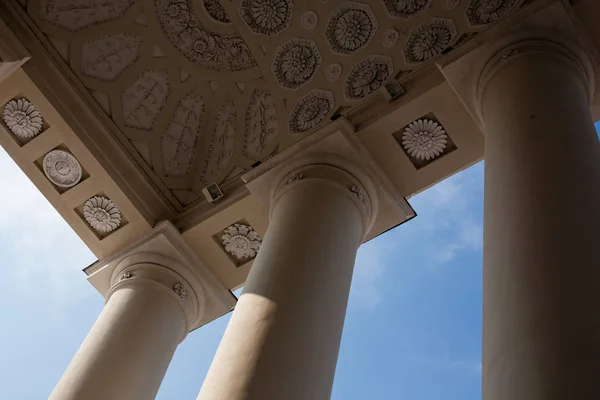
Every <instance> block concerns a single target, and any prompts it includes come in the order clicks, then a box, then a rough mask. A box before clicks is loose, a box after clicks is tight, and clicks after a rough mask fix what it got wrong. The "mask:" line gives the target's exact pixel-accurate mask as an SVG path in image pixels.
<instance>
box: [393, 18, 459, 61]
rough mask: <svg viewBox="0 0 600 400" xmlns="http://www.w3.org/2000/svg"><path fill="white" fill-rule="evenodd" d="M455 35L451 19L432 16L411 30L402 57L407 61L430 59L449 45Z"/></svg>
mask: <svg viewBox="0 0 600 400" xmlns="http://www.w3.org/2000/svg"><path fill="white" fill-rule="evenodd" d="M456 35H457V31H456V27H455V26H454V23H453V22H452V20H448V19H441V18H434V19H432V20H430V21H428V22H426V23H424V24H422V25H420V26H418V27H417V28H415V29H414V30H413V32H412V33H411V35H410V37H409V38H408V42H407V43H406V47H405V48H404V57H405V58H406V61H407V62H409V63H420V62H423V61H427V60H430V59H432V58H434V57H436V56H438V55H440V54H441V53H442V51H444V50H445V49H446V48H447V47H448V46H450V43H451V42H452V40H453V39H454V38H455V37H456Z"/></svg>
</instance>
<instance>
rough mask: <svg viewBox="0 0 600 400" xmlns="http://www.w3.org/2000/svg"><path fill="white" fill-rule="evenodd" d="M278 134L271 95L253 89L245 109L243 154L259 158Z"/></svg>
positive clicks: (275, 111)
mask: <svg viewBox="0 0 600 400" xmlns="http://www.w3.org/2000/svg"><path fill="white" fill-rule="evenodd" d="M278 134H279V125H278V124H277V110H276V109H275V102H274V101H273V96H271V94H270V93H268V92H265V91H262V90H258V89H254V91H253V92H252V97H251V99H250V104H248V108H247V110H246V135H245V137H244V150H243V151H244V155H245V156H247V157H250V158H252V159H254V160H260V159H261V158H262V157H263V156H264V155H265V154H264V151H265V150H266V149H267V148H268V147H269V145H270V144H271V143H272V142H273V140H275V138H277V135H278Z"/></svg>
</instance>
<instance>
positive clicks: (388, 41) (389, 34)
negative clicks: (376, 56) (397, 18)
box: [381, 28, 400, 47]
mask: <svg viewBox="0 0 600 400" xmlns="http://www.w3.org/2000/svg"><path fill="white" fill-rule="evenodd" d="M399 38H400V32H398V31H397V30H396V29H394V28H390V29H388V30H387V31H385V33H384V34H383V39H382V40H381V43H382V44H383V45H384V46H385V47H394V45H395V44H396V43H397V42H398V39H399Z"/></svg>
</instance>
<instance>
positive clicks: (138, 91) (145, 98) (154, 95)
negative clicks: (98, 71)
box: [121, 70, 169, 131]
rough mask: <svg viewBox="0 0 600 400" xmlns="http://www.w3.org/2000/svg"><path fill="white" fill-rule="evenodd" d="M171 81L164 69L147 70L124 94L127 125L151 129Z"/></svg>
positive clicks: (124, 116) (124, 113)
mask: <svg viewBox="0 0 600 400" xmlns="http://www.w3.org/2000/svg"><path fill="white" fill-rule="evenodd" d="M168 94H169V83H168V78H167V72H166V71H163V70H153V71H145V72H144V73H143V74H142V75H141V76H140V77H139V78H138V79H137V80H136V81H135V82H134V83H133V84H132V85H131V86H130V87H129V88H128V89H127V90H126V91H125V92H123V94H122V95H121V102H122V106H123V121H124V123H125V125H126V126H129V127H131V128H138V129H142V130H147V131H149V130H151V129H152V127H154V122H155V121H156V118H157V117H158V114H159V113H160V111H161V110H162V108H163V106H164V104H165V101H166V100H167V95H168Z"/></svg>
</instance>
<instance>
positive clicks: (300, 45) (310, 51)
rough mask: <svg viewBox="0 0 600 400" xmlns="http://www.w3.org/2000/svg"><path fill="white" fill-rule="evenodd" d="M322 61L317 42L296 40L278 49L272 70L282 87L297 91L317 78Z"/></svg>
mask: <svg viewBox="0 0 600 400" xmlns="http://www.w3.org/2000/svg"><path fill="white" fill-rule="evenodd" d="M321 61H322V58H321V54H319V49H318V48H317V45H316V44H315V42H313V41H312V40H306V39H299V38H294V39H291V40H289V41H288V42H286V43H285V44H284V45H283V46H281V47H279V48H278V49H277V53H276V54H275V61H274V62H273V67H272V70H273V73H274V74H275V77H276V78H277V82H279V84H280V85H281V86H284V87H286V88H288V89H296V88H298V87H300V86H302V85H304V84H306V83H307V82H309V81H310V80H312V79H313V78H314V77H315V74H316V72H317V69H318V68H319V66H320V65H321Z"/></svg>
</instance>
